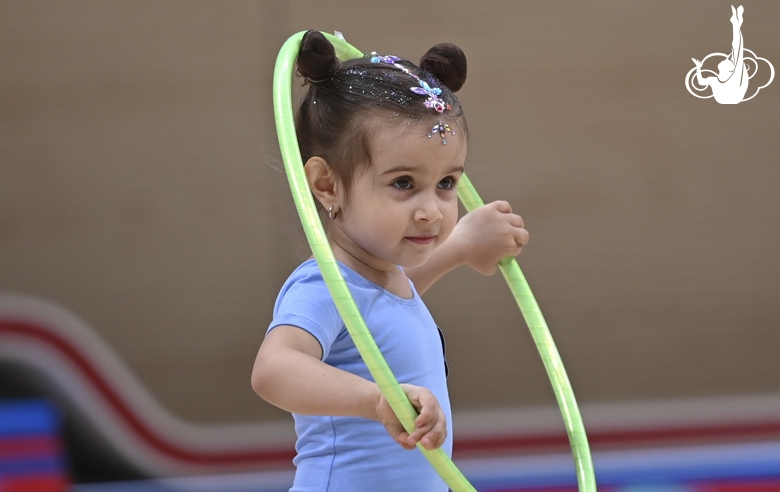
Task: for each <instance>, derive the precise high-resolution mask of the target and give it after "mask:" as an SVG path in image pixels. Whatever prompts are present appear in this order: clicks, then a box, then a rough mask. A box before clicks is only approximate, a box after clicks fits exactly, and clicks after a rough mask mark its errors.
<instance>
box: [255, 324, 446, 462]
mask: <svg viewBox="0 0 780 492" xmlns="http://www.w3.org/2000/svg"><path fill="white" fill-rule="evenodd" d="M321 357H322V348H321V347H320V344H319V342H318V341H317V339H316V338H314V337H313V336H312V335H311V334H309V333H308V332H307V331H305V330H302V329H301V328H297V327H295V326H277V327H276V328H274V329H273V330H271V332H270V333H268V335H267V336H266V338H265V340H264V341H263V344H262V345H261V346H260V350H259V351H258V353H257V358H256V359H255V365H254V368H253V370H252V388H253V389H254V390H255V392H256V393H257V394H258V395H260V396H261V397H262V398H263V399H264V400H266V401H268V402H269V403H271V404H273V405H275V406H277V407H279V408H282V409H284V410H287V411H288V412H293V413H298V414H304V415H332V416H352V417H363V418H367V419H372V420H376V421H378V422H381V423H382V424H383V425H384V426H385V428H386V429H387V431H388V433H390V435H391V436H392V437H393V438H394V439H395V440H396V442H398V443H399V444H400V445H401V446H403V447H404V448H406V449H411V448H413V447H414V446H415V444H417V442H418V441H422V443H423V446H425V447H426V448H428V449H434V448H437V447H439V446H441V445H442V444H443V443H444V439H445V438H446V436H447V425H446V418H445V417H444V413H443V411H442V410H441V408H440V406H439V402H438V401H437V400H436V398H435V397H434V396H433V394H432V393H431V392H430V391H429V390H427V389H426V388H421V387H419V386H412V385H401V387H402V388H403V389H404V391H405V392H406V394H407V396H408V397H409V399H410V401H411V402H412V405H414V406H415V408H416V409H417V411H418V412H419V414H420V415H419V416H418V417H417V420H416V421H415V424H416V429H415V431H414V432H413V433H412V434H411V435H409V434H408V433H407V432H406V431H405V430H404V429H403V427H402V426H401V424H400V422H399V421H398V419H397V418H396V416H395V414H394V413H393V411H392V409H391V408H390V406H389V405H388V403H387V401H386V400H385V399H384V397H383V396H382V393H381V392H380V391H379V387H378V386H377V385H376V383H373V382H371V381H368V380H366V379H363V378H361V377H359V376H356V375H354V374H351V373H349V372H346V371H342V370H341V369H337V368H335V367H332V366H330V365H328V364H325V363H324V362H322V361H321V360H320V358H321Z"/></svg>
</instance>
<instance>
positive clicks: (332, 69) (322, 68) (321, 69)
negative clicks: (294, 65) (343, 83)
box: [298, 30, 339, 82]
mask: <svg viewBox="0 0 780 492" xmlns="http://www.w3.org/2000/svg"><path fill="white" fill-rule="evenodd" d="M338 69H339V59H338V57H336V50H335V48H333V45H332V44H331V43H330V41H328V40H327V38H325V36H323V34H322V33H321V32H319V31H315V30H311V31H307V32H306V34H304V35H303V39H302V40H301V50H300V51H299V52H298V71H299V72H300V73H301V75H303V76H304V77H307V78H308V79H309V80H311V81H313V82H321V81H324V80H327V79H329V78H331V77H332V76H333V74H334V73H336V71H338Z"/></svg>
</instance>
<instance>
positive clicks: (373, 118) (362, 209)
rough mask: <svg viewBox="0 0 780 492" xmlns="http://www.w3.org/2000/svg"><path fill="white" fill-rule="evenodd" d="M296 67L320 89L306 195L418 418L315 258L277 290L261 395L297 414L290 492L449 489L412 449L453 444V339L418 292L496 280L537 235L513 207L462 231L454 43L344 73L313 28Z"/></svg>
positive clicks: (461, 121)
mask: <svg viewBox="0 0 780 492" xmlns="http://www.w3.org/2000/svg"><path fill="white" fill-rule="evenodd" d="M297 63H298V70H299V72H300V74H301V75H302V76H303V77H305V80H306V84H307V85H308V90H307V92H306V94H305V95H304V97H303V99H302V102H301V105H300V107H299V109H298V111H297V113H296V132H297V135H298V142H299V145H300V149H301V155H302V157H303V162H305V168H304V169H305V173H306V177H307V180H308V183H309V187H310V189H311V192H312V193H313V195H314V197H315V198H316V200H317V201H318V202H319V205H320V206H321V207H322V211H323V217H324V219H325V220H326V221H327V234H328V239H329V242H330V245H331V247H332V249H333V253H334V255H335V257H336V259H337V260H338V261H339V267H340V269H341V272H342V274H343V276H344V278H345V280H346V282H347V284H348V285H349V289H350V291H351V293H352V295H353V297H354V298H355V301H356V303H357V306H358V308H359V309H360V312H361V314H362V315H363V317H364V319H365V321H366V324H367V326H368V328H369V330H370V331H371V334H372V336H373V337H374V339H375V340H376V343H377V345H378V346H379V349H380V350H381V352H382V354H383V355H384V357H385V358H386V360H387V363H388V365H389V366H390V369H391V370H392V371H393V373H394V374H395V376H396V378H397V379H398V380H399V382H401V383H402V384H401V386H402V388H403V390H404V392H405V393H406V395H407V396H408V397H409V400H410V401H411V402H412V405H413V406H414V407H415V408H416V409H417V411H418V412H419V416H418V417H417V419H416V420H415V426H416V429H415V430H414V431H413V432H412V433H411V434H408V433H407V432H406V431H405V430H404V429H403V427H402V426H401V424H400V422H399V421H398V419H397V418H396V416H395V414H394V413H393V411H392V409H391V408H390V406H389V405H388V403H387V401H386V400H385V399H384V397H383V396H382V394H381V392H380V391H379V388H378V386H377V385H376V384H375V383H374V382H373V379H372V377H371V375H370V374H369V372H368V369H367V368H366V366H365V364H364V363H363V360H362V359H361V357H360V354H359V353H358V351H357V349H356V347H355V345H354V343H353V342H352V339H351V337H350V335H349V333H348V332H347V330H346V327H345V326H344V324H343V322H342V320H341V317H340V316H339V313H338V311H337V310H336V307H335V305H334V303H333V300H332V299H331V297H330V294H329V292H328V290H327V287H326V285H325V283H324V280H323V278H322V275H321V273H320V271H319V269H318V267H317V264H316V262H315V261H314V260H313V259H309V260H307V261H306V262H304V263H303V264H301V265H300V266H299V267H298V268H297V269H296V270H295V271H294V272H293V273H292V274H291V275H290V277H289V278H288V279H287V281H286V282H285V284H284V286H283V287H282V290H281V292H280V293H279V296H278V298H277V300H276V304H275V306H274V315H273V316H274V318H273V321H272V323H271V325H270V327H269V328H268V332H267V334H266V337H265V339H264V341H263V343H262V345H261V347H260V350H259V351H258V354H257V359H256V361H255V364H254V369H253V371H252V387H253V388H254V390H255V391H256V392H257V393H258V394H259V395H260V396H261V397H262V398H264V399H265V400H267V401H268V402H270V403H272V404H273V405H276V406H278V407H280V408H282V409H284V410H287V411H289V412H291V413H292V414H293V417H294V419H295V430H296V433H297V436H298V440H297V443H296V451H297V455H296V457H295V459H294V463H295V465H296V467H297V471H296V474H295V481H294V485H293V488H292V489H291V491H294V492H304V491H306V492H309V491H312V492H313V491H318V492H324V491H331V492H350V491H361V492H365V491H372V492H379V491H382V492H387V491H399V492H400V491H403V492H409V491H421V492H435V491H443V492H444V491H446V490H447V486H446V485H445V483H444V481H443V480H442V479H441V478H439V476H438V475H437V474H436V472H435V471H434V469H433V468H432V467H431V466H430V464H429V463H428V462H427V460H426V459H425V457H424V456H423V454H422V453H421V452H420V451H419V450H418V449H416V447H415V446H416V444H417V443H421V445H422V446H424V447H425V448H426V449H435V448H438V447H442V446H444V449H445V450H446V451H447V453H448V454H449V453H451V450H452V437H451V436H452V432H451V412H450V404H449V397H448V393H447V384H446V361H445V359H444V338H443V335H441V333H440V330H439V329H438V327H437V325H436V324H435V323H434V321H433V318H432V317H431V315H430V313H429V312H428V310H427V308H426V307H425V305H424V304H423V302H422V300H421V299H420V294H422V293H423V292H425V290H427V289H428V288H429V287H430V286H431V285H432V284H433V283H434V282H435V281H436V280H438V279H439V278H440V277H441V276H442V275H444V274H445V273H447V272H448V271H450V270H452V269H454V268H455V267H457V266H459V265H462V264H468V265H470V266H471V267H473V268H474V269H476V270H477V271H479V272H481V273H484V274H492V273H493V272H494V271H495V270H496V264H497V263H498V261H499V260H500V259H501V258H503V257H506V256H515V255H517V254H519V253H520V250H521V249H522V247H523V245H524V244H526V243H527V241H528V233H527V232H526V230H525V229H524V224H523V220H522V218H520V216H518V215H515V214H514V213H512V210H511V208H510V206H509V204H508V203H506V202H493V203H490V204H488V205H485V206H484V207H481V208H479V209H476V210H474V211H472V212H471V213H469V214H467V215H466V216H464V217H463V219H461V220H460V221H459V222H458V221H457V215H458V201H457V200H458V198H457V192H456V189H457V185H458V180H459V179H460V177H461V175H462V174H463V170H464V164H465V160H466V150H467V136H468V129H467V126H466V119H465V116H464V114H463V111H462V109H461V105H460V102H459V101H458V99H457V97H455V95H454V94H453V93H454V92H455V91H457V90H459V89H460V88H461V86H462V85H463V83H464V81H465V77H466V59H465V56H464V55H463V52H462V51H461V50H460V49H459V48H458V47H456V46H454V45H451V44H442V45H437V46H435V47H433V48H431V50H429V51H428V53H426V55H425V56H423V58H422V60H421V62H420V66H419V67H418V66H416V65H414V64H413V63H411V62H409V61H406V60H402V59H400V58H398V57H395V56H380V55H377V54H375V53H372V55H370V56H366V57H363V58H358V59H354V60H349V61H346V62H343V63H340V62H339V60H338V58H337V57H336V55H335V50H334V48H333V46H332V45H331V44H330V42H329V41H328V40H327V39H326V38H325V37H324V36H323V35H322V34H321V33H320V32H318V31H309V32H307V33H306V34H305V35H304V37H303V39H302V43H301V48H300V53H299V54H298V62H297ZM456 222H457V225H456Z"/></svg>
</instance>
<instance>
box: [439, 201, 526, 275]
mask: <svg viewBox="0 0 780 492" xmlns="http://www.w3.org/2000/svg"><path fill="white" fill-rule="evenodd" d="M524 227H525V223H524V222H523V218H522V217H520V216H519V215H517V214H514V213H512V207H511V205H509V202H505V201H502V200H500V201H495V202H491V203H488V204H487V205H485V206H482V207H479V208H475V209H474V210H472V211H471V212H469V213H467V214H466V215H465V216H463V218H462V219H460V221H459V222H458V224H457V225H456V226H455V229H454V230H453V231H452V235H451V236H450V237H449V238H448V239H447V241H448V242H449V241H452V242H453V243H452V246H453V247H454V248H457V250H458V251H459V254H460V255H462V262H463V263H465V264H467V265H469V266H471V267H472V268H473V269H474V270H476V271H478V272H480V273H482V274H485V275H492V274H493V273H495V271H496V268H497V266H498V262H499V261H500V260H501V259H502V258H506V257H507V256H517V255H518V254H520V251H521V250H522V249H523V246H525V245H526V244H527V243H528V231H526V230H525V228H524Z"/></svg>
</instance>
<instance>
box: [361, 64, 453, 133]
mask: <svg viewBox="0 0 780 492" xmlns="http://www.w3.org/2000/svg"><path fill="white" fill-rule="evenodd" d="M399 61H401V58H399V57H397V56H394V55H384V56H383V55H379V54H377V53H376V52H372V53H371V63H386V64H388V65H392V66H394V67H395V68H397V69H399V70H401V71H402V72H404V73H406V74H407V75H409V76H410V77H412V78H414V79H415V80H417V83H418V84H419V87H410V88H409V89H410V90H411V91H412V92H414V93H415V94H420V95H421V96H424V95H427V96H428V98H427V99H426V100H425V101H424V103H423V104H425V107H426V108H431V109H433V110H434V111H436V112H437V113H439V114H442V113H444V111H446V110H449V109H452V105H450V104H447V103H446V102H444V101H443V100H442V99H441V98H440V97H439V96H440V95H441V93H442V90H441V88H440V87H431V86H430V85H428V82H426V81H424V80H422V79H421V78H420V77H418V76H417V75H416V74H413V73H412V72H411V71H410V70H409V69H408V68H406V67H404V66H403V65H401V64H400V63H398V62H399ZM453 135H454V133H453ZM428 136H429V137H430V136H431V135H428ZM444 143H447V142H446V141H445V142H444Z"/></svg>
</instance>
